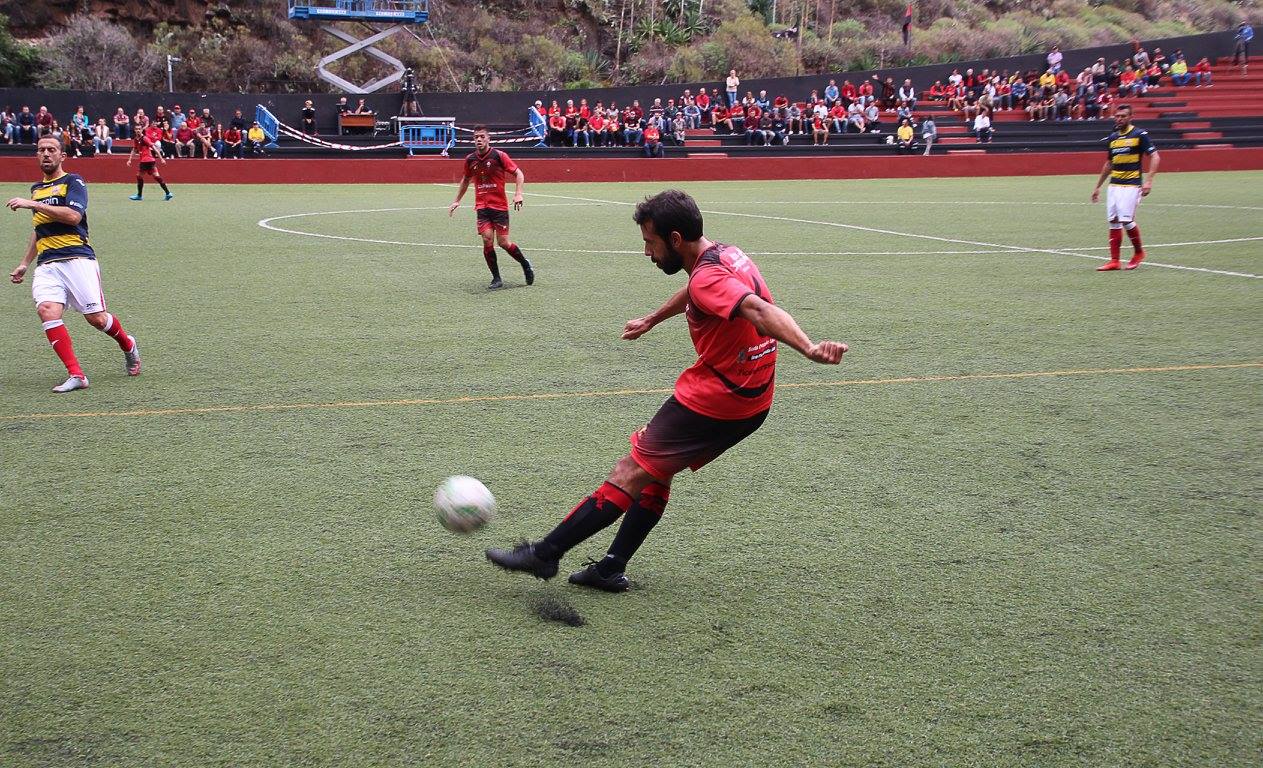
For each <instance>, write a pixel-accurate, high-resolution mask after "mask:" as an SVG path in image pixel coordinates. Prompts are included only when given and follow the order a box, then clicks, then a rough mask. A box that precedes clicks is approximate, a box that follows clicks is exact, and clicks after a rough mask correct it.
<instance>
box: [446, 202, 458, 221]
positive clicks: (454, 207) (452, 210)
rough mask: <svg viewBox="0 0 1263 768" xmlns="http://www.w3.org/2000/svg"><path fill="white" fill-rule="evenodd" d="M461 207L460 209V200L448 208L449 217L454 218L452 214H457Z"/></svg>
mask: <svg viewBox="0 0 1263 768" xmlns="http://www.w3.org/2000/svg"><path fill="white" fill-rule="evenodd" d="M459 207H460V201H459V200H457V201H456V202H454V203H452V204H451V205H449V206H447V217H448V218H449V219H450V218H451V217H452V214H454V213H456V209H457V208H459Z"/></svg>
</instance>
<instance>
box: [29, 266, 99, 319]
mask: <svg viewBox="0 0 1263 768" xmlns="http://www.w3.org/2000/svg"><path fill="white" fill-rule="evenodd" d="M31 297H32V298H34V299H35V303H36V304H40V303H42V302H45V301H53V302H56V303H58V304H64V305H66V306H68V307H70V308H71V309H73V310H75V311H76V312H81V313H83V314H85V315H90V314H92V313H93V312H104V311H105V292H104V291H103V290H101V270H100V268H99V267H98V266H97V263H96V259H65V260H64V261H50V262H48V263H46V264H40V265H39V266H38V267H36V268H35V277H34V278H33V279H32V280H31Z"/></svg>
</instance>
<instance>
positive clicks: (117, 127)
mask: <svg viewBox="0 0 1263 768" xmlns="http://www.w3.org/2000/svg"><path fill="white" fill-rule="evenodd" d="M113 120H114V135H115V136H117V137H118V138H120V139H130V138H131V137H132V121H131V118H130V117H128V116H127V113H126V112H124V111H123V108H122V107H119V108H118V109H117V110H116V111H115V112H114V118H113Z"/></svg>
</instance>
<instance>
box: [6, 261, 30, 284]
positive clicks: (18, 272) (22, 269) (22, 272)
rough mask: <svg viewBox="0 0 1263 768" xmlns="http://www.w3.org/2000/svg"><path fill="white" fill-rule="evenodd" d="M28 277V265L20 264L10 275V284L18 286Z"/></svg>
mask: <svg viewBox="0 0 1263 768" xmlns="http://www.w3.org/2000/svg"><path fill="white" fill-rule="evenodd" d="M25 276H26V265H25V264H19V265H18V268H17V269H15V270H13V271H12V272H10V273H9V282H11V283H13V284H14V285H17V284H18V283H21V282H22V278H23V277H25Z"/></svg>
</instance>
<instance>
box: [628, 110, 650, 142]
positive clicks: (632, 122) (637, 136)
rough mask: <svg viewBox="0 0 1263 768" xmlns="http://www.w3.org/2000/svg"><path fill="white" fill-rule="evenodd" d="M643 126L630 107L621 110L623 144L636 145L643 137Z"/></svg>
mask: <svg viewBox="0 0 1263 768" xmlns="http://www.w3.org/2000/svg"><path fill="white" fill-rule="evenodd" d="M644 129H645V126H644V125H642V124H641V122H640V118H638V117H637V116H636V111H635V110H634V109H632V108H631V107H628V108H627V109H625V110H623V146H625V147H636V146H640V143H641V142H642V141H644V138H645V130H644Z"/></svg>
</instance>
